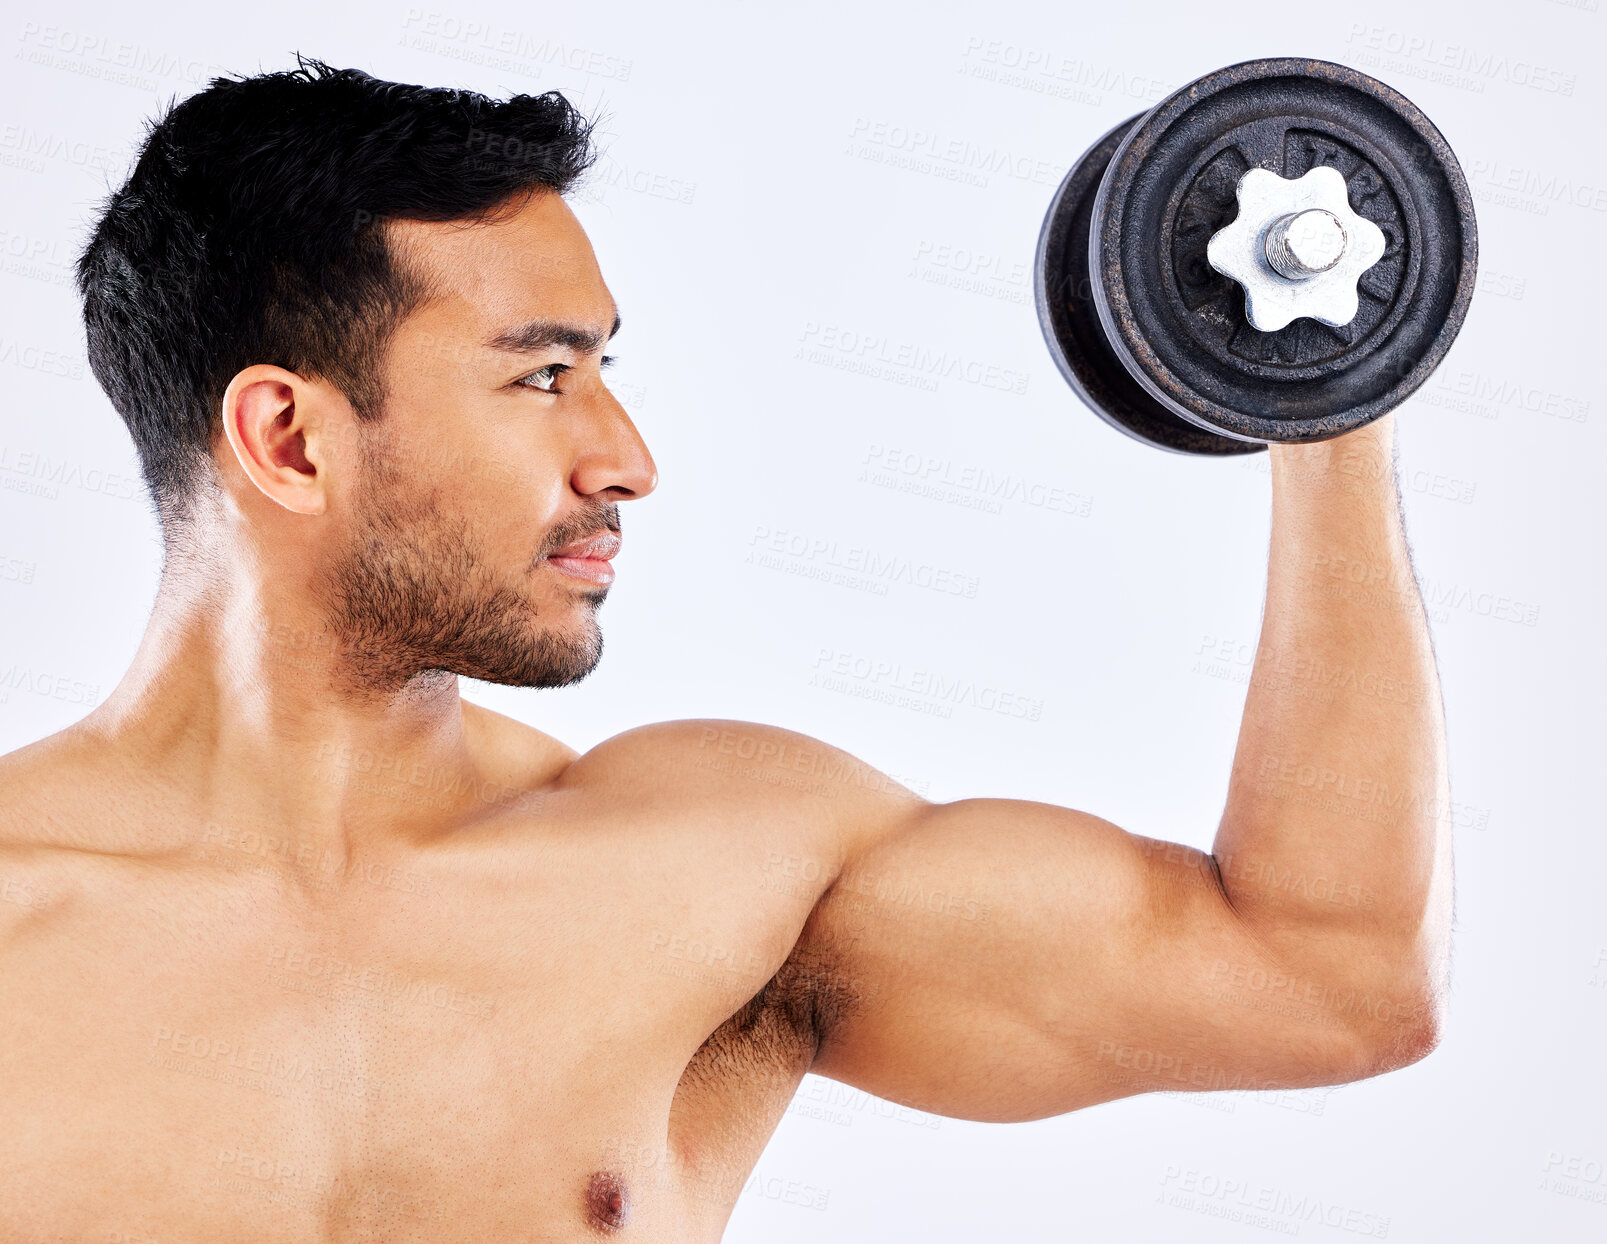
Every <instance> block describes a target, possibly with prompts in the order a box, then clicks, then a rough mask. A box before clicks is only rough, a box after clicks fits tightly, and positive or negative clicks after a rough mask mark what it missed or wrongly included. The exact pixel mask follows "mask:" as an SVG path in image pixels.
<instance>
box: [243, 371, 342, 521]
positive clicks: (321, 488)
mask: <svg viewBox="0 0 1607 1244" xmlns="http://www.w3.org/2000/svg"><path fill="white" fill-rule="evenodd" d="M336 398H337V394H336V393H335V392H334V391H332V390H331V387H330V386H329V385H328V384H327V383H324V382H321V381H310V380H308V379H307V378H306V377H304V376H299V375H297V374H296V373H295V372H293V371H286V370H285V369H284V368H283V367H273V366H270V365H268V364H258V365H256V366H253V367H247V368H246V369H245V370H244V371H241V372H239V373H238V374H237V375H236V376H235V377H234V379H233V380H231V381H230V382H229V387H228V389H227V390H226V391H225V392H224V394H223V434H224V436H226V437H227V438H228V441H229V447H230V448H231V449H233V450H234V457H235V460H236V461H237V462H238V463H239V464H240V469H241V470H242V471H244V472H245V474H246V477H247V478H248V479H249V480H250V481H251V482H252V483H253V484H255V485H256V486H257V489H258V490H259V491H260V492H261V493H262V495H263V496H265V497H267V498H268V499H269V500H270V501H275V502H277V503H278V504H280V505H282V506H284V508H285V509H287V510H290V511H292V512H293V513H296V514H322V513H323V512H324V509H325V507H326V506H327V505H328V501H329V498H328V491H329V482H330V480H329V471H330V467H331V465H332V454H331V450H332V449H333V444H332V440H333V438H332V436H331V434H332V433H334V432H335V430H336V429H335V428H334V427H333V426H329V424H330V420H329V416H330V415H332V414H334V413H335V412H333V411H332V410H329V409H328V407H329V405H330V403H331V401H333V400H335V399H336ZM339 400H340V401H341V402H342V403H343V404H345V399H344V398H339ZM348 413H349V412H348ZM334 422H336V423H338V422H340V421H339V419H338V418H337V419H336V420H335V421H334Z"/></svg>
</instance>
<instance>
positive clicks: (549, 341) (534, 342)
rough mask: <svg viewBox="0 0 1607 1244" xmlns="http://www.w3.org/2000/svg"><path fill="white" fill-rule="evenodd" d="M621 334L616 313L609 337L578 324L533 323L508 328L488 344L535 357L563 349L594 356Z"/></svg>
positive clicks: (554, 321)
mask: <svg viewBox="0 0 1607 1244" xmlns="http://www.w3.org/2000/svg"><path fill="white" fill-rule="evenodd" d="M617 332H619V313H618V312H615V313H614V326H613V327H612V328H610V329H609V330H608V332H607V334H604V333H601V332H599V331H598V330H597V329H595V328H586V327H583V326H582V325H579V324H563V323H560V322H559V321H557V320H531V321H530V322H529V323H528V324H520V325H519V326H517V327H516V328H506V329H503V330H502V332H500V333H498V334H497V335H496V336H494V337H492V338H491V340H489V341H488V342H486V345H488V346H490V347H491V348H492V349H493V350H511V351H514V352H516V353H520V354H533V353H535V352H536V351H538V350H550V349H552V347H553V346H563V347H564V348H565V349H569V350H573V351H575V352H576V353H577V354H595V353H597V351H599V350H601V349H602V348H603V346H604V345H605V344H606V343H607V342H608V341H609V339H610V338H612V337H613V336H614V334H615V333H617Z"/></svg>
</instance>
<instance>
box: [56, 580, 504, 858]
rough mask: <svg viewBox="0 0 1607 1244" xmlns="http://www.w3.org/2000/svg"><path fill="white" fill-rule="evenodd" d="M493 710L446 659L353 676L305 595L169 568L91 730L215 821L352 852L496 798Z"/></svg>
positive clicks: (445, 821)
mask: <svg viewBox="0 0 1607 1244" xmlns="http://www.w3.org/2000/svg"><path fill="white" fill-rule="evenodd" d="M483 716H484V714H483V713H482V712H481V710H476V709H474V708H473V707H472V706H467V711H466V706H465V705H464V703H463V701H462V700H461V699H460V697H459V695H458V680H457V677H456V675H453V674H450V673H446V672H444V671H432V672H429V673H426V674H421V675H419V676H418V677H416V678H414V679H413V680H411V681H410V682H409V683H408V684H407V685H405V686H403V687H400V688H386V689H376V688H371V687H363V686H361V685H357V684H354V682H353V679H352V676H351V674H350V666H349V662H348V661H347V660H346V659H345V654H344V652H343V645H342V644H341V642H340V641H339V640H338V638H337V637H336V636H334V635H333V634H332V633H331V632H330V630H329V629H328V627H327V626H326V625H325V624H324V622H323V621H322V619H321V618H320V617H319V616H318V614H317V611H316V610H315V609H313V608H311V607H310V606H309V605H308V604H307V602H306V601H305V600H298V599H296V598H295V597H294V596H293V595H292V594H289V593H283V594H280V596H279V597H278V598H275V596H274V594H273V593H271V592H267V591H264V590H260V589H259V588H256V587H254V586H252V585H249V584H245V583H242V582H240V581H239V577H238V576H236V581H235V582H230V583H217V582H212V583H207V584H197V583H195V581H194V580H191V581H190V584H189V585H185V584H183V583H181V582H179V581H177V580H173V579H170V578H169V577H168V576H164V579H163V585H162V588H161V589H160V590H159V591H158V594H157V600H156V603H155V606H154V607H153V610H152V614H151V618H150V621H149V623H148V625H147V627H146V631H145V635H144V638H143V640H142V641H141V644H140V647H139V650H138V652H137V653H136V655H135V657H134V660H133V662H132V664H131V665H130V667H129V669H128V671H127V672H126V673H125V674H124V676H123V678H122V679H121V680H120V681H119V682H118V684H117V686H116V688H114V690H113V691H112V693H111V694H110V695H109V696H108V697H107V699H106V700H105V701H104V702H103V703H102V704H101V705H100V706H99V707H97V708H96V709H95V710H94V712H92V713H91V714H90V715H89V717H87V718H86V719H85V720H84V722H82V723H81V726H80V729H81V730H82V731H83V732H84V733H85V734H86V736H87V737H88V738H90V739H91V740H93V742H94V743H95V745H96V746H97V747H101V748H105V749H107V750H108V752H109V753H110V754H112V755H115V756H116V758H117V759H119V760H120V761H123V762H125V763H126V764H127V765H128V766H129V771H131V772H140V773H146V774H152V775H155V776H156V778H157V779H158V780H159V781H160V782H161V783H162V784H163V786H164V788H166V787H169V786H171V787H172V791H173V794H174V795H175V797H177V798H179V799H181V800H187V799H188V798H190V797H191V796H193V797H194V798H195V799H196V800H197V805H196V808H195V811H196V812H197V813H198V814H199V815H200V817H201V818H202V819H203V820H206V821H208V822H212V823H216V822H220V821H225V820H237V821H239V822H241V823H250V824H251V825H253V826H255V827H256V828H257V829H258V830H262V831H266V830H269V829H275V828H276V829H278V830H280V831H281V832H285V833H293V834H294V835H296V836H297V837H298V838H299V839H302V840H305V841H308V842H311V843H314V844H316V845H317V846H318V847H320V848H321V849H324V850H327V851H328V852H330V853H332V854H334V855H335V856H338V857H344V856H345V855H348V854H350V853H352V852H354V851H361V850H364V849H366V848H370V847H376V848H379V847H384V846H387V845H391V844H395V843H397V842H399V841H407V840H418V839H422V838H424V837H428V836H432V835H433V834H437V833H439V832H440V831H441V830H442V828H443V827H445V826H447V825H450V824H451V823H454V822H455V821H457V820H458V819H460V818H461V817H462V816H463V815H465V814H468V813H470V812H472V811H473V810H474V809H476V808H477V807H484V806H486V805H487V804H488V803H490V802H493V801H492V800H491V799H488V798H487V797H486V795H485V794H484V786H485V783H486V781H487V775H485V774H484V773H482V772H481V768H480V764H479V763H478V760H477V757H478V756H479V755H481V754H482V749H480V748H478V747H477V746H476V743H477V739H478V736H479V735H481V734H482V733H483V732H484V728H485V727H484V723H483V720H481V719H482V718H483ZM175 811H177V809H175ZM192 819H193V818H192ZM193 828H195V826H193V825H189V824H177V825H175V826H174V832H175V833H176V834H178V835H180V836H181V837H183V836H187V831H188V830H190V829H193Z"/></svg>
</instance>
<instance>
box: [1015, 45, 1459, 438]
mask: <svg viewBox="0 0 1607 1244" xmlns="http://www.w3.org/2000/svg"><path fill="white" fill-rule="evenodd" d="M1477 259H1478V233H1477V226H1476V223H1475V221H1474V217H1473V199H1472V195H1471V194H1470V193H1469V191H1468V185H1467V179H1466V178H1465V177H1464V176H1463V174H1462V169H1461V166H1460V165H1458V163H1457V161H1456V157H1455V155H1453V154H1452V152H1451V148H1450V146H1449V144H1447V143H1446V141H1445V139H1444V137H1443V136H1442V135H1441V134H1440V132H1439V130H1437V129H1436V128H1435V127H1434V125H1433V124H1432V123H1431V122H1430V121H1429V119H1428V118H1427V117H1425V116H1424V115H1423V113H1422V112H1421V111H1420V110H1419V109H1418V108H1417V107H1416V106H1415V105H1414V104H1412V103H1411V101H1410V100H1408V99H1406V97H1405V96H1403V95H1401V94H1400V93H1399V92H1398V91H1395V90H1393V89H1392V88H1390V87H1388V86H1385V85H1384V84H1383V83H1382V82H1379V81H1377V80H1375V79H1373V78H1370V77H1368V76H1367V75H1366V74H1363V73H1358V72H1357V71H1356V70H1354V69H1350V68H1347V67H1346V66H1344V65H1336V64H1332V63H1330V62H1328V61H1319V60H1300V59H1293V58H1278V59H1269V60H1254V61H1246V62H1244V63H1243V64H1239V65H1232V66H1229V67H1228V68H1226V69H1219V70H1217V71H1216V72H1215V73H1211V74H1207V75H1206V76H1205V77H1203V78H1200V79H1198V80H1197V81H1195V82H1191V83H1189V84H1188V85H1187V86H1185V87H1182V88H1181V89H1180V90H1177V91H1175V92H1173V93H1172V94H1171V95H1169V96H1168V97H1167V98H1165V99H1163V100H1162V101H1161V102H1160V103H1158V104H1156V105H1155V107H1154V108H1152V109H1150V110H1149V111H1148V112H1146V113H1143V114H1141V115H1140V116H1136V117H1132V118H1130V119H1128V120H1126V121H1124V122H1122V123H1121V124H1120V125H1118V126H1116V128H1115V129H1113V130H1111V131H1110V132H1109V133H1108V134H1106V135H1105V136H1104V137H1103V138H1101V139H1099V141H1098V142H1096V143H1094V145H1093V146H1092V147H1090V148H1089V149H1088V150H1087V151H1086V152H1085V153H1084V154H1083V156H1082V158H1081V159H1079V160H1078V161H1077V163H1076V164H1074V165H1073V166H1072V168H1071V171H1070V172H1068V173H1067V174H1066V177H1065V180H1064V181H1063V182H1061V184H1060V187H1059V189H1058V190H1057V191H1056V193H1055V196H1054V199H1053V201H1052V202H1051V204H1050V207H1049V211H1048V214H1047V216H1046V217H1045V219H1044V223H1043V229H1042V231H1041V233H1040V234H1039V238H1038V251H1037V259H1036V264H1035V269H1034V271H1035V288H1036V296H1037V305H1038V318H1039V322H1040V324H1041V325H1042V327H1043V332H1044V338H1045V340H1046V341H1047V342H1048V344H1049V350H1050V353H1051V354H1053V355H1054V358H1055V362H1056V364H1057V366H1058V367H1059V368H1060V372H1061V374H1062V375H1063V376H1065V378H1066V380H1067V381H1068V382H1069V383H1070V384H1071V386H1072V388H1073V389H1074V390H1076V392H1077V393H1078V394H1079V395H1080V396H1081V397H1082V399H1083V400H1084V401H1085V402H1087V403H1088V405H1089V406H1090V407H1092V408H1093V410H1094V412H1095V413H1096V414H1098V415H1099V416H1100V418H1102V419H1104V420H1105V422H1106V423H1109V424H1111V425H1112V426H1113V427H1115V428H1117V429H1119V430H1120V431H1122V432H1125V433H1126V434H1127V435H1129V436H1132V437H1135V438H1136V439H1138V440H1140V441H1143V442H1145V443H1146V444H1149V445H1154V446H1158V447H1159V448H1162V449H1169V450H1173V451H1176V452H1179V453H1191V454H1242V453H1254V452H1256V451H1258V450H1261V449H1264V448H1265V447H1266V445H1267V443H1269V442H1272V441H1289V442H1299V441H1318V440H1326V439H1328V438H1330V437H1334V436H1338V435H1340V434H1341V433H1343V432H1347V431H1350V430H1351V429H1353V428H1358V427H1361V426H1363V425H1364V424H1366V423H1369V422H1371V421H1372V420H1374V419H1377V418H1379V417H1380V416H1381V415H1383V414H1385V413H1387V412H1388V411H1390V410H1392V409H1394V408H1395V407H1396V406H1398V405H1399V404H1400V403H1401V402H1403V401H1405V400H1406V399H1407V397H1409V396H1410V395H1411V394H1412V392H1413V391H1414V390H1416V389H1417V387H1418V386H1419V385H1421V384H1422V383H1423V382H1424V381H1425V380H1427V379H1428V377H1429V375H1430V374H1431V373H1432V372H1433V370H1434V368H1435V367H1436V366H1438V364H1439V362H1440V360H1441V359H1442V358H1444V356H1445V352H1446V351H1447V350H1449V349H1450V347H1451V342H1452V341H1453V340H1454V339H1455V338H1456V334H1457V331H1458V330H1459V329H1460V328H1461V326H1462V321H1463V320H1464V319H1465V318H1466V316H1467V309H1468V303H1469V301H1470V300H1471V298H1472V296H1473V280H1474V272H1475V268H1476V265H1477Z"/></svg>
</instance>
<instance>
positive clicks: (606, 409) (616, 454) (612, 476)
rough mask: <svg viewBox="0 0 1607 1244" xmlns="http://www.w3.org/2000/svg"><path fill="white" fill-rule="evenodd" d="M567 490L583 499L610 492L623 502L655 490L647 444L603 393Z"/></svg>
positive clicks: (654, 469)
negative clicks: (571, 489) (578, 494)
mask: <svg viewBox="0 0 1607 1244" xmlns="http://www.w3.org/2000/svg"><path fill="white" fill-rule="evenodd" d="M570 486H571V487H573V488H574V490H575V491H576V492H578V493H580V494H581V495H582V496H592V495H594V494H597V493H605V492H609V491H612V492H613V493H615V494H616V495H617V496H618V497H620V498H622V499H634V498H637V497H645V496H647V494H648V493H650V492H652V491H653V489H655V488H657V487H658V466H657V464H655V463H654V461H653V455H652V454H651V453H650V452H648V448H647V442H645V441H644V440H642V436H641V433H640V432H638V431H637V430H636V425H635V424H634V423H632V422H631V417H630V415H628V414H626V413H625V408H624V407H623V406H621V405H620V404H619V400H618V399H617V398H616V397H615V396H614V395H613V394H612V393H608V392H607V391H606V390H604V393H603V396H602V398H601V400H599V401H598V403H597V406H596V414H595V418H594V419H593V420H592V421H591V425H590V426H589V427H588V429H587V431H586V439H585V443H584V444H583V445H582V446H581V447H580V452H579V453H578V454H577V456H576V459H575V469H574V471H573V473H572V475H571V478H570Z"/></svg>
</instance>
